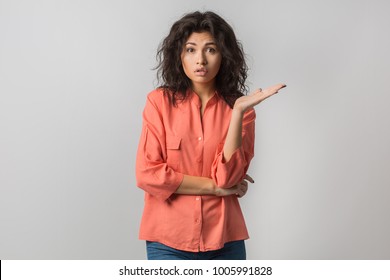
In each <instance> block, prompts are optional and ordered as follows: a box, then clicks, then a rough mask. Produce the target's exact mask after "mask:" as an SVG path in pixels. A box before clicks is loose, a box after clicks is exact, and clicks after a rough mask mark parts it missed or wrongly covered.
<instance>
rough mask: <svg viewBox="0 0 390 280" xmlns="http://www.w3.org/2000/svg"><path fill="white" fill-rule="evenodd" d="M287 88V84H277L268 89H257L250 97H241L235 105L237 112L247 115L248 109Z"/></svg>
mask: <svg viewBox="0 0 390 280" xmlns="http://www.w3.org/2000/svg"><path fill="white" fill-rule="evenodd" d="M284 87H286V85H285V84H277V85H274V86H271V87H268V88H266V89H261V88H259V89H257V90H255V91H254V92H252V93H251V94H249V95H245V96H241V97H240V98H238V99H237V100H236V102H235V103H234V108H233V109H235V110H239V111H240V112H241V113H245V112H246V111H247V110H248V109H251V108H253V107H254V106H256V105H257V104H259V103H260V102H262V101H263V100H265V99H267V98H268V97H270V96H272V95H274V94H276V93H278V91H279V90H280V89H282V88H284Z"/></svg>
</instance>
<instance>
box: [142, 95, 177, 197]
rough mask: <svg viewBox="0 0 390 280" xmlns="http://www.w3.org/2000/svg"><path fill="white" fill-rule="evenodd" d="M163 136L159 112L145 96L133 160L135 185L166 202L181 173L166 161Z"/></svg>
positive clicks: (174, 188) (163, 131) (150, 99)
mask: <svg viewBox="0 0 390 280" xmlns="http://www.w3.org/2000/svg"><path fill="white" fill-rule="evenodd" d="M165 139H166V137H165V130H164V124H163V120H162V115H161V112H160V111H159V109H158V106H157V104H156V102H155V101H154V100H153V99H152V98H151V96H150V95H149V96H148V98H147V101H146V105H145V108H144V111H143V124H142V133H141V137H140V141H139V144H138V151H137V159H136V180H137V186H138V187H139V188H141V189H143V190H144V191H146V192H147V193H149V194H150V195H152V196H154V197H156V198H158V199H160V200H166V199H168V198H169V197H170V196H171V195H172V194H173V193H174V192H175V191H176V189H177V188H178V187H179V185H180V184H181V182H182V180H183V176H184V175H183V174H182V173H179V172H176V171H175V170H173V169H172V168H171V167H170V166H169V165H168V164H167V162H166V158H167V156H166V140H165Z"/></svg>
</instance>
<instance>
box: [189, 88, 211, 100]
mask: <svg viewBox="0 0 390 280" xmlns="http://www.w3.org/2000/svg"><path fill="white" fill-rule="evenodd" d="M192 90H193V91H194V92H195V93H196V94H197V95H198V96H199V98H200V99H201V100H202V101H207V100H209V99H210V98H211V97H212V96H213V95H214V93H215V86H214V84H212V85H194V84H193V85H192Z"/></svg>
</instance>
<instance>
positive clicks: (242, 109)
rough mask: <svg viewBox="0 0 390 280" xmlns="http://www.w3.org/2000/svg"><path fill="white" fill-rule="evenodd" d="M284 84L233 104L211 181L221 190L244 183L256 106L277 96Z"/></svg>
mask: <svg viewBox="0 0 390 280" xmlns="http://www.w3.org/2000/svg"><path fill="white" fill-rule="evenodd" d="M283 87H285V85H284V84H279V85H275V86H273V87H270V88H267V89H265V90H263V91H262V90H261V89H260V90H257V91H255V92H253V93H252V94H250V95H248V96H242V97H240V98H238V99H237V100H236V102H235V104H234V107H233V110H232V114H231V118H230V123H229V127H228V132H227V135H226V138H225V142H224V143H223V144H222V145H221V146H220V147H219V148H218V150H217V154H216V157H215V159H214V162H213V165H212V170H211V174H212V178H213V180H214V182H215V183H216V185H217V186H218V187H220V188H230V187H231V186H234V185H236V184H238V183H239V182H241V181H242V180H243V178H244V177H245V174H246V172H247V170H248V168H249V164H250V161H251V160H252V158H253V155H254V138H255V123H254V122H255V117H256V114H255V111H254V110H253V107H254V106H256V105H257V104H259V103H260V102H262V101H263V100H265V99H266V98H268V97H270V96H272V95H274V94H275V93H277V92H278V90H280V89H281V88H283Z"/></svg>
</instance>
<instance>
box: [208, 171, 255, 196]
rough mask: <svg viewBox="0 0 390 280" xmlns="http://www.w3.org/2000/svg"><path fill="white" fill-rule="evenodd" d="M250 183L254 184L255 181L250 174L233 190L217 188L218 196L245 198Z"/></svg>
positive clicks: (232, 188) (216, 193)
mask: <svg viewBox="0 0 390 280" xmlns="http://www.w3.org/2000/svg"><path fill="white" fill-rule="evenodd" d="M248 182H250V183H254V182H255V181H254V180H253V179H252V177H251V176H249V175H248V174H246V175H245V177H244V179H242V181H241V182H240V183H238V184H237V185H235V186H233V187H231V188H227V189H226V188H216V189H215V195H216V196H228V195H237V196H238V197H243V196H244V195H245V194H246V192H247V191H248Z"/></svg>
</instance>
